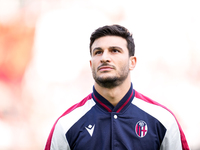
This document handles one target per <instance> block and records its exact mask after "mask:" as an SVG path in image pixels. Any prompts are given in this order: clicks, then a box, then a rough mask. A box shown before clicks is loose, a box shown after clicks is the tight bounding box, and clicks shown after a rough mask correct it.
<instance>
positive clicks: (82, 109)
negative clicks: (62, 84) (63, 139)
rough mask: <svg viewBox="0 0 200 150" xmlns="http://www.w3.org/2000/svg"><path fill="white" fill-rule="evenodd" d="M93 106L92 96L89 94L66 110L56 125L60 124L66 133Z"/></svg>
mask: <svg viewBox="0 0 200 150" xmlns="http://www.w3.org/2000/svg"><path fill="white" fill-rule="evenodd" d="M94 105H95V102H94V100H93V99H92V94H89V95H88V96H87V97H85V98H84V99H83V100H81V101H80V102H79V103H77V104H75V105H73V106H71V107H70V108H69V109H67V110H66V111H65V112H64V113H63V114H62V115H61V116H60V117H59V118H58V120H57V123H56V124H60V125H61V126H62V128H64V130H65V131H67V130H68V129H69V128H70V127H71V126H72V125H73V124H74V123H76V122H77V121H78V120H79V119H80V118H81V117H83V116H84V115H85V114H86V113H87V112H88V111H89V110H90V109H91V108H92V107H93V106H94Z"/></svg>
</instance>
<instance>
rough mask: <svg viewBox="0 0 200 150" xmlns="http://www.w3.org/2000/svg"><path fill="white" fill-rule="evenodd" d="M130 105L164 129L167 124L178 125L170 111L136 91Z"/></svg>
mask: <svg viewBox="0 0 200 150" xmlns="http://www.w3.org/2000/svg"><path fill="white" fill-rule="evenodd" d="M132 103H133V104H134V105H136V106H137V107H139V108H140V109H142V110H143V111H145V112H146V113H148V114H150V115H151V116H153V117H154V118H156V119H157V120H158V121H160V122H161V123H162V124H163V125H164V126H165V127H167V126H168V125H169V122H171V124H176V125H177V123H178V122H177V119H176V117H175V115H174V114H173V112H172V111H171V110H170V109H168V108H167V107H165V106H164V105H162V104H160V103H158V102H156V101H154V100H152V99H150V98H149V97H147V96H145V95H143V94H141V93H139V92H137V91H135V98H134V100H133V102H132Z"/></svg>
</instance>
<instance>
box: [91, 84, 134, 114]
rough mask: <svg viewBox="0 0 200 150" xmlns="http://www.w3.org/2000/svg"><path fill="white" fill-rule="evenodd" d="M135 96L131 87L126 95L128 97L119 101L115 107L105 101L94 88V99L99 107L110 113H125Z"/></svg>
mask: <svg viewBox="0 0 200 150" xmlns="http://www.w3.org/2000/svg"><path fill="white" fill-rule="evenodd" d="M134 95H135V90H134V89H133V87H132V83H131V87H130V89H129V90H128V92H127V93H126V95H125V96H124V97H123V98H122V99H121V100H120V101H119V103H118V104H117V105H116V106H115V107H114V106H113V105H112V104H111V103H110V102H109V101H108V100H107V99H105V98H104V97H103V96H101V95H100V94H99V93H98V92H97V91H96V90H95V87H94V86H93V93H92V97H93V99H94V100H95V101H96V103H97V105H98V106H100V107H101V108H102V109H104V110H106V111H108V112H117V113H119V112H123V111H124V110H125V109H126V108H127V107H128V106H129V104H130V103H131V102H132V100H133V98H134Z"/></svg>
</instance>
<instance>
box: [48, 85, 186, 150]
mask: <svg viewBox="0 0 200 150" xmlns="http://www.w3.org/2000/svg"><path fill="white" fill-rule="evenodd" d="M182 149H183V150H189V147H188V144H187V141H186V139H185V136H184V133H183V131H182V129H181V127H180V125H179V123H178V122H177V120H176V118H175V116H174V115H173V114H172V112H171V111H170V110H168V109H167V108H165V107H164V106H162V105H160V104H158V103H157V102H155V101H153V100H151V99H149V98H147V97H145V96H144V95H142V94H140V93H139V92H137V91H135V90H134V89H132V85H131V88H130V89H129V91H128V92H127V94H126V95H125V96H124V97H123V98H122V100H121V101H120V102H119V103H118V104H117V105H116V106H115V107H113V105H112V104H111V103H109V101H107V100H106V99H105V98H104V97H102V96H101V95H100V94H99V93H98V92H97V91H96V90H95V88H93V93H92V94H89V95H88V96H87V97H86V98H85V99H83V100H82V101H81V102H79V103H77V104H75V105H74V106H72V107H71V108H69V109H68V110H67V111H66V112H65V113H64V114H63V115H62V116H61V117H59V118H58V120H57V121H56V122H55V124H54V126H53V128H52V130H51V133H50V135H49V138H48V140H47V143H46V147H45V150H182Z"/></svg>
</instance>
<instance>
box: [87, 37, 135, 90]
mask: <svg viewBox="0 0 200 150" xmlns="http://www.w3.org/2000/svg"><path fill="white" fill-rule="evenodd" d="M91 55H92V59H91V60H90V66H91V69H92V74H93V78H94V80H95V81H96V83H97V84H98V85H100V86H102V87H106V88H112V87H115V86H118V85H120V84H121V83H123V82H124V80H125V79H126V78H127V76H128V75H129V72H130V70H132V69H131V67H130V64H131V63H130V62H131V59H132V57H133V56H132V57H129V52H128V48H127V42H126V40H125V39H124V38H122V37H119V36H104V37H101V38H98V39H96V40H95V41H94V43H93V44H92V46H91ZM134 58H135V57H134ZM131 65H132V64H131Z"/></svg>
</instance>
